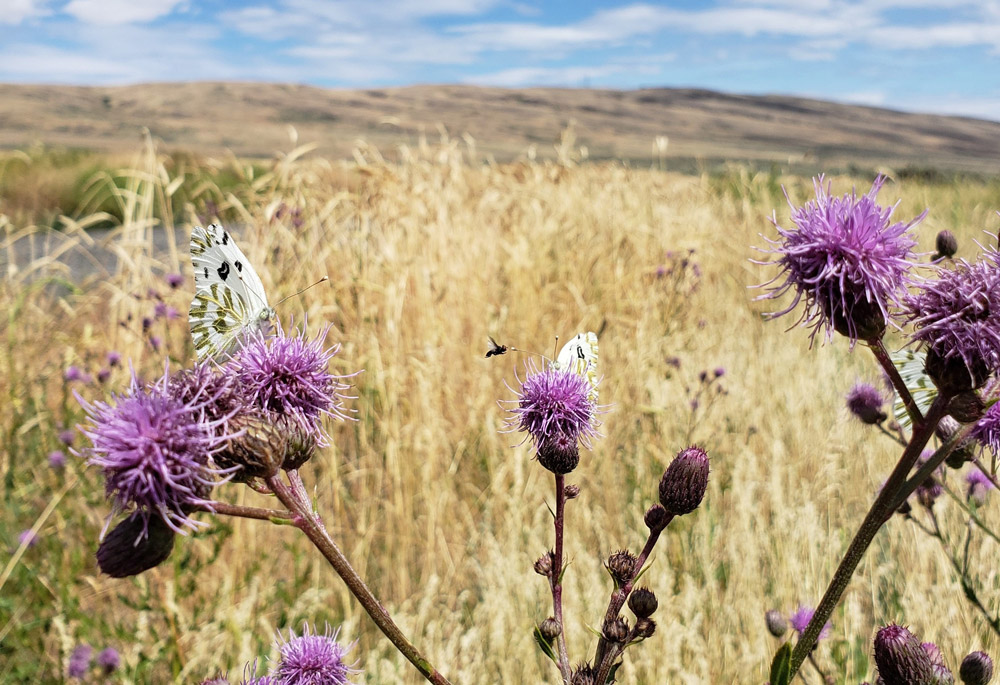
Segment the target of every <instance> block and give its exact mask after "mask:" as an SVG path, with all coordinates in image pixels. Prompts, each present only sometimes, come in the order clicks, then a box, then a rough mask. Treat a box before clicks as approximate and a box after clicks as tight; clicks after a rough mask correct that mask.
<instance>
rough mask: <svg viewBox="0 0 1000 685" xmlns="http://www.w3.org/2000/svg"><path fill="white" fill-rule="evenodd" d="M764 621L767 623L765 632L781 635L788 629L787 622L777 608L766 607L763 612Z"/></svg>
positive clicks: (776, 635)
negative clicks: (764, 612)
mask: <svg viewBox="0 0 1000 685" xmlns="http://www.w3.org/2000/svg"><path fill="white" fill-rule="evenodd" d="M764 622H765V623H766V624H767V632H769V633H771V635H774V636H775V637H781V636H782V635H784V634H785V631H786V630H788V622H787V621H786V620H785V617H784V616H782V615H781V612H780V611H778V610H777V609H768V611H767V613H766V614H764Z"/></svg>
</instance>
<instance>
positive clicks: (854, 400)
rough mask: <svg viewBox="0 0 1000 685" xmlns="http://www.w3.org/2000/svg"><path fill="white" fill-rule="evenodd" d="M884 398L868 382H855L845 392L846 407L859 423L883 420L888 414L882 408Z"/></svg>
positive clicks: (872, 422) (871, 423) (880, 421)
mask: <svg viewBox="0 0 1000 685" xmlns="http://www.w3.org/2000/svg"><path fill="white" fill-rule="evenodd" d="M884 402H885V399H884V398H883V397H882V393H880V392H879V391H878V389H876V388H875V386H873V385H869V384H868V383H856V384H855V385H854V387H853V388H851V391H850V392H849V393H847V409H848V410H849V411H850V412H851V413H852V414H854V416H856V417H857V418H858V419H859V420H860V421H861V423H865V424H868V425H875V424H879V423H882V422H883V421H885V420H886V419H887V418H888V416H887V415H886V413H885V411H884V410H883V409H882V405H883V403H884Z"/></svg>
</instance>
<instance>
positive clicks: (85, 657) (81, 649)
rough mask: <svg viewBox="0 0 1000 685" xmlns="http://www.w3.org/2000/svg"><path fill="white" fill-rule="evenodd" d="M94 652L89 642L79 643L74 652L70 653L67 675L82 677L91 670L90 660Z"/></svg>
mask: <svg viewBox="0 0 1000 685" xmlns="http://www.w3.org/2000/svg"><path fill="white" fill-rule="evenodd" d="M93 654H94V650H93V648H92V647H91V646H90V645H88V644H82V645H77V646H76V648H75V649H74V650H73V653H72V654H70V655H69V666H67V668H66V675H68V676H69V677H70V678H82V677H83V676H85V675H87V671H89V670H90V660H91V657H92V656H93Z"/></svg>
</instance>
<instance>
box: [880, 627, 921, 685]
mask: <svg viewBox="0 0 1000 685" xmlns="http://www.w3.org/2000/svg"><path fill="white" fill-rule="evenodd" d="M875 663H876V664H877V665H878V673H879V677H880V678H881V679H882V680H883V681H885V685H906V684H908V683H930V682H932V680H931V679H932V678H933V677H934V670H933V669H934V666H933V663H932V661H931V657H930V655H929V654H927V652H926V650H924V649H923V648H922V647H921V646H920V643H919V642H917V638H916V637H915V636H914V635H913V633H911V632H910V631H909V630H907V629H906V628H904V627H903V626H899V625H895V624H890V625H888V626H886V627H885V628H882V629H881V630H879V631H878V633H877V634H876V635H875Z"/></svg>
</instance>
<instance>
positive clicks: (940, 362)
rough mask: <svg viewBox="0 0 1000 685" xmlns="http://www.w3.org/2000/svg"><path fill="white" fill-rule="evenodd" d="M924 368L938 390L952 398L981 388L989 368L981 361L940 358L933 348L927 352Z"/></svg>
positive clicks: (988, 373)
mask: <svg viewBox="0 0 1000 685" xmlns="http://www.w3.org/2000/svg"><path fill="white" fill-rule="evenodd" d="M924 368H925V370H926V371H927V375H928V376H930V377H931V379H932V380H933V381H934V385H936V386H937V387H938V390H940V391H941V392H942V393H945V394H947V395H952V396H953V395H958V394H960V393H963V392H965V391H967V390H972V389H974V388H978V387H980V386H982V385H983V383H985V382H986V380H987V379H988V378H989V376H990V368H989V367H988V366H987V364H986V363H985V362H984V361H983V360H981V359H978V358H975V359H970V361H969V362H966V361H965V360H964V359H962V357H960V356H957V355H955V356H951V357H946V356H942V355H941V354H940V353H939V352H938V351H937V350H936V349H935V348H933V347H931V348H930V349H928V350H927V361H926V362H924Z"/></svg>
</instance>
